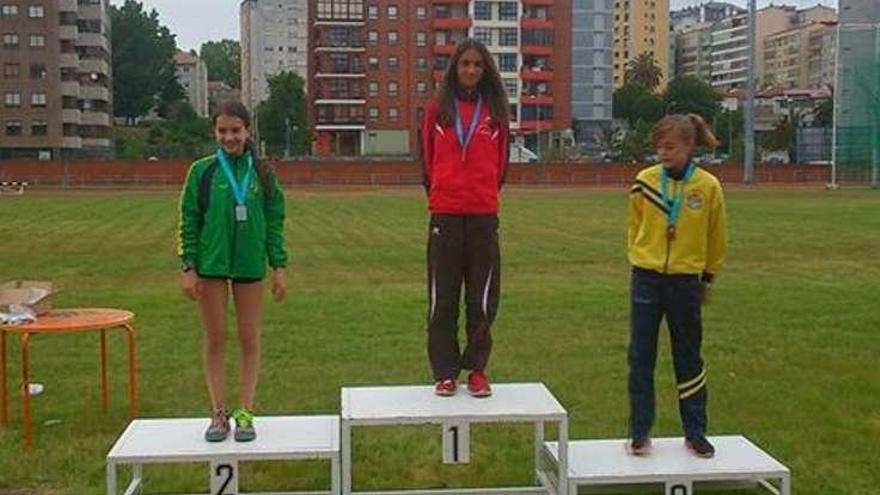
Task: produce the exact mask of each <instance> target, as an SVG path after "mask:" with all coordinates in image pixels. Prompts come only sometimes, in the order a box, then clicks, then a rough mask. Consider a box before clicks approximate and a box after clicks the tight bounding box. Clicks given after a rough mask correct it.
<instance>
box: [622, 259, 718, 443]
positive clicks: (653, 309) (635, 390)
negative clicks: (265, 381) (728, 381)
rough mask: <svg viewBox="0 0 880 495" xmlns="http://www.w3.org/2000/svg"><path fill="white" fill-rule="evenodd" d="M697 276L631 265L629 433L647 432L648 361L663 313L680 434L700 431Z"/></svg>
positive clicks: (650, 410) (650, 401) (702, 401)
mask: <svg viewBox="0 0 880 495" xmlns="http://www.w3.org/2000/svg"><path fill="white" fill-rule="evenodd" d="M701 291H702V282H701V281H700V277H699V276H698V275H663V274H661V273H657V272H654V271H650V270H644V269H641V268H638V267H635V268H633V272H632V285H631V292H630V303H631V305H630V342H629V352H628V361H629V401H630V425H629V426H630V435H631V436H632V438H640V437H647V436H649V435H650V432H651V426H652V425H653V423H654V409H655V405H654V365H655V364H656V362H657V337H658V334H659V331H660V321H661V320H662V319H663V317H664V316H665V317H666V323H667V326H668V327H669V334H670V340H671V343H672V359H673V364H674V366H675V378H676V381H677V382H678V397H679V401H678V408H679V413H680V415H681V422H682V426H683V427H684V432H685V436H686V437H688V438H692V437H695V436H699V435H704V434H705V433H706V422H707V420H706V402H707V398H708V393H707V390H706V374H705V368H704V367H703V358H702V357H701V355H700V347H701V345H702V340H703V323H702V317H701V309H702V307H701V306H702V305H701V301H700V295H701Z"/></svg>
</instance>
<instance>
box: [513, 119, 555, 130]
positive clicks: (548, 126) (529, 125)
mask: <svg viewBox="0 0 880 495" xmlns="http://www.w3.org/2000/svg"><path fill="white" fill-rule="evenodd" d="M553 126H554V122H553V121H552V120H520V121H519V130H520V131H522V132H542V131H552V130H553Z"/></svg>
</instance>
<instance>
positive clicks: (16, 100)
mask: <svg viewBox="0 0 880 495" xmlns="http://www.w3.org/2000/svg"><path fill="white" fill-rule="evenodd" d="M4 101H5V103H6V106H7V107H20V106H21V93H12V92H10V93H6V97H5V98H4Z"/></svg>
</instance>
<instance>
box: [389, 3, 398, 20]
mask: <svg viewBox="0 0 880 495" xmlns="http://www.w3.org/2000/svg"><path fill="white" fill-rule="evenodd" d="M388 18H389V19H391V20H392V21H394V20H397V5H389V6H388Z"/></svg>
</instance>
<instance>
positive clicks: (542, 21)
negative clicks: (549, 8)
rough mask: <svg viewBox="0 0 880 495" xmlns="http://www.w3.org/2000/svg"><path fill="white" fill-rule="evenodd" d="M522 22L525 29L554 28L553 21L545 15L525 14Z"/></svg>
mask: <svg viewBox="0 0 880 495" xmlns="http://www.w3.org/2000/svg"><path fill="white" fill-rule="evenodd" d="M520 24H521V26H522V28H523V29H553V21H551V20H550V19H547V18H544V17H532V16H523V17H522V21H521V23H520Z"/></svg>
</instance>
